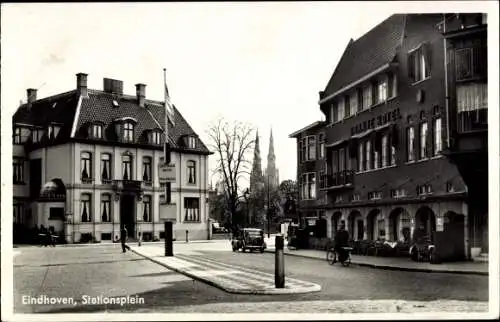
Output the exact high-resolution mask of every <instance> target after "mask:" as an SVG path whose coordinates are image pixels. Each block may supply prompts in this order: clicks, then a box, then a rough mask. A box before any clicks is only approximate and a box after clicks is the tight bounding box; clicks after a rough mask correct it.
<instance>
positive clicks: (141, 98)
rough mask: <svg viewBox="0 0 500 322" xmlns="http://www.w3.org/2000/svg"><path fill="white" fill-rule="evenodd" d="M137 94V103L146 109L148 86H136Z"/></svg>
mask: <svg viewBox="0 0 500 322" xmlns="http://www.w3.org/2000/svg"><path fill="white" fill-rule="evenodd" d="M135 92H136V94H137V102H138V104H139V106H140V107H144V103H145V102H146V85H145V84H135Z"/></svg>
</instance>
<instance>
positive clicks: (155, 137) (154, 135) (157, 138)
mask: <svg viewBox="0 0 500 322" xmlns="http://www.w3.org/2000/svg"><path fill="white" fill-rule="evenodd" d="M149 143H151V144H156V145H159V144H161V132H160V131H157V130H154V131H151V132H149Z"/></svg>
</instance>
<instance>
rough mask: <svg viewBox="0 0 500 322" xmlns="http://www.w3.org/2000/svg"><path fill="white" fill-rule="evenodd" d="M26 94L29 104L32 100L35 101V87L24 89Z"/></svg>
mask: <svg viewBox="0 0 500 322" xmlns="http://www.w3.org/2000/svg"><path fill="white" fill-rule="evenodd" d="M26 94H27V97H28V104H29V105H31V104H33V102H35V101H36V89H35V88H28V89H27V90H26Z"/></svg>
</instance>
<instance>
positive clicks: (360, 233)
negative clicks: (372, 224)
mask: <svg viewBox="0 0 500 322" xmlns="http://www.w3.org/2000/svg"><path fill="white" fill-rule="evenodd" d="M364 229H365V227H364V223H363V220H358V240H363V236H364V235H365V231H364Z"/></svg>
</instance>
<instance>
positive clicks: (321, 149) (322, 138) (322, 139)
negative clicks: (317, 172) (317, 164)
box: [319, 134, 325, 159]
mask: <svg viewBox="0 0 500 322" xmlns="http://www.w3.org/2000/svg"><path fill="white" fill-rule="evenodd" d="M324 157H325V135H324V134H320V135H319V158H320V159H323V158H324Z"/></svg>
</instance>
